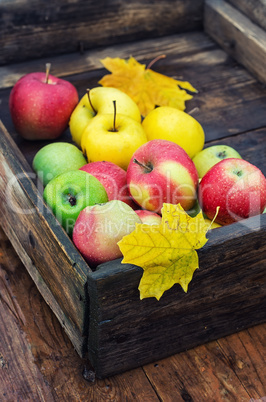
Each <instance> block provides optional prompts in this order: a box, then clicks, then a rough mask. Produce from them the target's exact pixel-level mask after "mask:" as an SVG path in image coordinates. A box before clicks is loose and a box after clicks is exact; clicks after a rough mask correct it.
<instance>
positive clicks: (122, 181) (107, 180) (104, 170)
mask: <svg viewBox="0 0 266 402" xmlns="http://www.w3.org/2000/svg"><path fill="white" fill-rule="evenodd" d="M80 170H84V171H85V172H87V173H90V174H91V175H93V176H94V177H96V179H98V180H99V181H100V182H101V183H102V185H103V186H104V188H105V190H106V192H107V195H108V200H109V201H111V200H120V201H124V202H125V203H127V204H128V205H130V206H131V207H132V208H137V206H136V204H135V203H134V201H133V200H132V198H131V196H130V194H129V191H128V186H127V174H126V171H125V170H124V169H122V168H121V167H120V166H118V165H116V164H115V163H113V162H107V161H99V162H91V163H87V164H85V165H84V166H82V167H81V168H80Z"/></svg>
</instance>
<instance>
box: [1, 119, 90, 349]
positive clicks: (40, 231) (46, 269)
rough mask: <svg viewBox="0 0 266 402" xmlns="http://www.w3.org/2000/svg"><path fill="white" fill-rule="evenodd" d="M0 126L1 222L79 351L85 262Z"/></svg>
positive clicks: (85, 273)
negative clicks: (46, 203)
mask: <svg viewBox="0 0 266 402" xmlns="http://www.w3.org/2000/svg"><path fill="white" fill-rule="evenodd" d="M0 129H1V132H0V134H1V143H0V162H1V163H0V172H1V174H0V200H1V208H2V210H1V216H0V222H1V225H2V226H3V229H4V230H5V231H6V234H7V236H9V237H10V241H11V243H12V244H13V245H14V247H15V249H16V250H17V252H18V254H19V255H20V258H21V259H22V260H23V262H24V263H25V265H26V268H27V270H28V271H29V273H30V274H31V276H32V278H33V280H36V281H37V283H36V284H37V286H38V288H39V290H40V292H41V294H42V295H43V297H44V298H45V299H48V300H47V302H48V304H49V305H50V306H51V308H52V310H53V311H54V312H55V313H57V312H58V310H59V309H61V311H60V314H57V317H58V319H59V321H60V322H61V324H62V326H63V327H66V326H68V328H67V332H68V334H69V337H70V339H71V340H72V341H73V344H74V346H75V347H76V349H77V350H78V352H79V353H80V354H81V353H82V347H83V344H84V342H85V339H83V336H85V335H86V331H85V327H86V324H85V321H84V320H85V316H86V314H87V307H86V290H85V287H86V280H87V272H88V270H89V267H88V266H87V264H86V263H85V262H84V261H83V259H82V258H81V257H80V255H79V254H78V253H77V251H76V249H75V247H74V246H73V244H72V242H71V240H70V239H69V238H68V236H67V235H66V234H65V232H64V231H63V229H62V228H61V226H60V225H59V223H58V222H57V221H56V219H55V218H54V216H53V215H52V213H51V211H50V210H49V209H48V208H47V206H46V205H45V204H44V203H43V201H42V197H41V195H40V194H39V193H38V191H37V188H36V187H35V185H34V184H33V182H32V180H31V179H32V175H33V173H32V172H31V171H30V168H29V167H28V169H27V170H24V169H23V167H22V165H21V164H20V162H19V160H21V161H22V160H23V157H22V155H21V154H20V151H19V149H18V148H17V147H16V145H15V144H14V142H13V141H12V140H11V138H10V136H9V134H8V132H7V131H6V130H5V128H4V127H3V126H0ZM26 166H27V164H26V162H25V161H24V167H25V168H26ZM36 270H37V271H36ZM48 289H49V291H48ZM50 295H52V297H50ZM54 300H55V301H56V303H55V306H54V307H53V301H54ZM64 317H65V319H64ZM72 334H73V336H72Z"/></svg>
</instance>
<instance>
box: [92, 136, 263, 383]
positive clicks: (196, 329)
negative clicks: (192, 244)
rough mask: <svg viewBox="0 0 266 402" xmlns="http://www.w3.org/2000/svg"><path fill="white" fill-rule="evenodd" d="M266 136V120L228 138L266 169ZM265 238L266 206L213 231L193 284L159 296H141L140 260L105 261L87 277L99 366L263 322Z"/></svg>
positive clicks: (141, 358)
mask: <svg viewBox="0 0 266 402" xmlns="http://www.w3.org/2000/svg"><path fill="white" fill-rule="evenodd" d="M265 136H266V129H265V128H264V129H261V130H258V131H253V132H249V133H245V134H240V135H238V136H233V137H227V138H224V139H223V142H222V143H226V144H228V145H231V146H233V147H235V148H236V149H238V150H239V151H240V152H241V154H242V156H243V158H245V159H247V160H249V161H250V162H251V163H256V158H258V159H257V160H258V161H259V162H258V163H256V164H257V165H259V167H260V168H261V170H262V171H263V172H264V174H265V173H266V148H265V147H266V142H265V138H266V137H265ZM219 143H221V140H220V141H213V142H211V143H210V144H219ZM265 240H266V214H264V215H261V216H257V217H254V218H250V219H248V220H245V221H242V223H240V222H239V223H237V224H233V225H230V226H227V227H223V228H220V229H219V230H217V231H212V232H210V234H209V241H208V243H207V245H206V246H205V247H204V248H203V249H201V250H199V260H200V269H199V270H198V271H196V273H195V276H194V279H193V280H192V282H191V284H190V285H189V292H188V293H187V294H185V293H184V292H183V291H182V290H181V288H180V287H179V286H174V288H172V289H171V290H169V291H168V292H166V293H165V295H164V296H163V297H162V298H161V300H160V301H159V302H158V301H157V300H155V299H146V300H142V301H140V300H139V292H138V289H137V288H138V283H139V281H140V278H141V275H142V270H141V269H140V268H138V267H135V266H133V265H129V264H125V265H123V264H120V262H119V261H114V262H111V263H108V264H103V265H102V266H100V267H98V270H97V271H96V272H94V273H91V274H90V275H89V281H88V292H89V297H90V300H91V303H90V319H91V321H90V330H89V358H90V361H91V362H92V363H93V366H94V368H95V370H96V373H97V374H98V375H99V376H100V377H101V376H103V377H105V376H106V375H107V376H108V375H110V373H116V372H120V371H124V370H126V369H128V368H130V367H131V368H132V367H136V366H139V365H142V364H146V363H148V362H150V361H152V360H153V356H157V358H158V359H159V358H162V357H165V356H168V355H170V354H172V353H173V352H174V353H175V352H180V351H183V350H186V349H189V348H191V347H195V346H197V345H199V344H202V343H205V342H208V341H210V340H213V339H218V338H220V337H221V336H224V335H228V334H231V333H234V332H237V331H239V330H241V329H243V328H247V327H250V326H252V325H254V324H257V323H259V322H264V321H265V320H266V283H265V264H266V241H265ZM247 295H249V296H248V297H247ZM100 339H101V342H99V340H100ZM107 356H108V358H107Z"/></svg>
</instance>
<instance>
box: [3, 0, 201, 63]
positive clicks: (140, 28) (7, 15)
mask: <svg viewBox="0 0 266 402" xmlns="http://www.w3.org/2000/svg"><path fill="white" fill-rule="evenodd" d="M0 15H1V17H2V18H1V26H0V48H1V60H0V64H6V63H11V62H14V61H15V62H18V61H23V60H30V59H34V58H38V57H43V56H51V55H56V54H62V53H67V52H76V51H80V52H81V53H82V52H83V51H84V50H86V49H91V48H94V47H95V46H97V47H99V46H107V45H110V44H114V43H125V42H129V41H132V40H134V41H136V40H139V39H144V38H148V37H150V38H151V37H160V36H164V35H169V34H172V33H175V32H184V31H189V30H193V29H194V30H195V29H200V28H201V27H202V19H203V0H197V1H196V2H195V1H194V0H174V1H173V0H167V1H164V2H161V1H160V0H154V1H152V2H150V1H149V0H144V1H143V0H142V1H140V0H135V1H119V0H112V1H111V0H109V1H105V0H98V1H97V2H95V1H92V0H89V1H88V0H78V1H68V2H66V1H64V0H57V1H56V2H42V3H41V5H40V3H39V2H38V1H36V0H28V1H27V2H25V1H24V0H8V1H1V2H0ZM159 21H160V23H158V22H159Z"/></svg>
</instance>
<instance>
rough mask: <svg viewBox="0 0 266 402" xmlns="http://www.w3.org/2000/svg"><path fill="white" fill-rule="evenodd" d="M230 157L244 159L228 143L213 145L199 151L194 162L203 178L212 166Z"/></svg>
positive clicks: (200, 176)
mask: <svg viewBox="0 0 266 402" xmlns="http://www.w3.org/2000/svg"><path fill="white" fill-rule="evenodd" d="M228 158H239V159H242V157H241V156H240V155H239V153H238V152H237V151H236V150H235V149H234V148H232V147H229V146H228V145H213V146H210V147H208V148H205V149H203V150H202V151H200V152H199V153H197V155H196V156H194V158H193V162H194V164H195V166H196V169H197V171H198V174H199V178H202V177H203V176H204V175H205V173H207V171H208V170H209V169H210V168H211V167H212V166H214V165H215V164H216V163H218V162H220V161H221V160H223V159H228Z"/></svg>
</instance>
